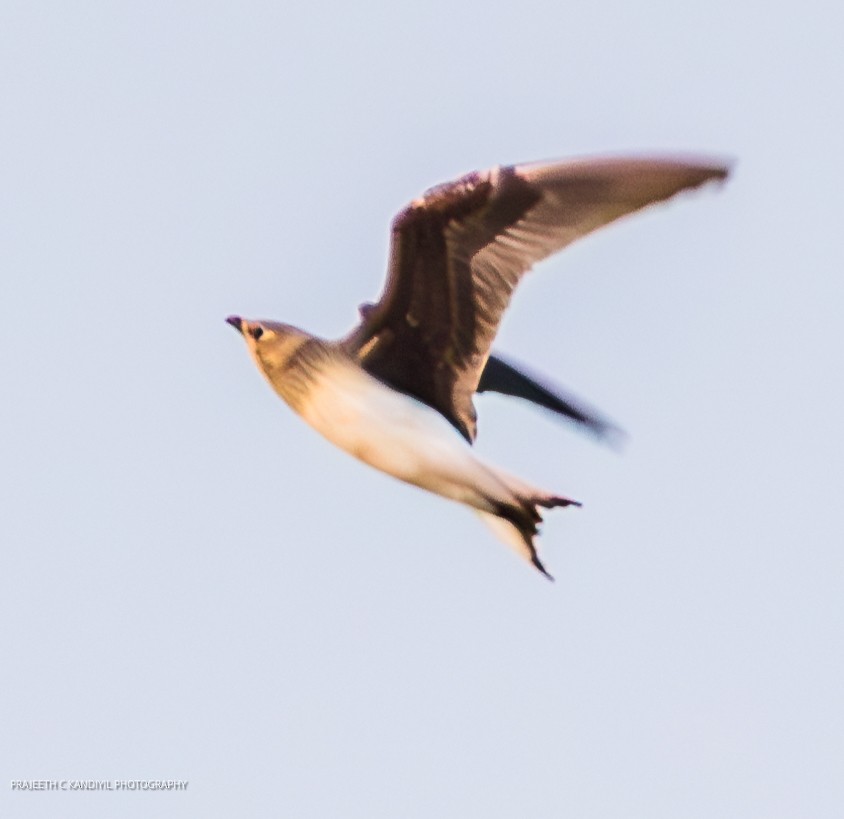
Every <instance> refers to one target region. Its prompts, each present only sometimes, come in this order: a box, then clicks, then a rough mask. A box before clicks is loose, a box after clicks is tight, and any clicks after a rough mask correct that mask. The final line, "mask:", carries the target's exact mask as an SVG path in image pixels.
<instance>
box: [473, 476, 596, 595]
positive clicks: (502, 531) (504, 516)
mask: <svg viewBox="0 0 844 819" xmlns="http://www.w3.org/2000/svg"><path fill="white" fill-rule="evenodd" d="M496 474H497V475H498V477H499V478H500V479H501V481H502V482H503V483H505V484H506V486H507V487H508V488H509V489H510V491H511V492H512V493H513V497H514V501H515V502H511V503H502V502H497V503H496V504H495V511H494V512H484V511H480V510H478V515H480V518H481V520H482V521H483V522H484V523H486V524H487V526H489V527H490V529H492V531H493V532H494V533H495V535H496V536H497V537H498V538H500V539H501V540H503V541H504V543H506V544H507V545H508V546H511V547H512V548H513V549H515V550H516V552H517V553H518V554H520V555H521V556H522V557H524V558H525V559H527V560H529V561H530V562H531V563H532V564H533V565H534V566H535V567H536V568H537V569H538V570H539V571H540V572H542V574H544V575H545V576H546V577H547V578H548V579H549V580H553V579H554V578H553V577H552V576H551V575H550V574H549V573H548V571H547V570H546V568H545V566H543V565H542V561H541V560H540V559H539V555H538V554H537V552H536V546H535V544H534V539H535V538H536V537H537V536H538V535H539V524H540V523H542V515H541V514H540V511H539V510H540V507H541V508H542V509H553V508H555V507H557V506H580V505H581V504H580V503H579V502H578V501H576V500H572V499H571V498H566V497H563V496H562V495H553V494H551V493H549V492H543V491H542V490H541V489H536V488H535V487H533V486H530V485H528V484H526V483H524V482H523V481H521V480H519V479H518V478H514V477H512V476H510V475H507V474H505V473H502V472H499V471H498V470H496Z"/></svg>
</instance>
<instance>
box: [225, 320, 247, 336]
mask: <svg viewBox="0 0 844 819" xmlns="http://www.w3.org/2000/svg"><path fill="white" fill-rule="evenodd" d="M226 321H227V322H228V323H229V324H231V326H232V327H234V329H235V330H237V331H238V333H240V334H241V335H242V334H243V319H242V318H241V317H240V316H229V317H228V318H227V319H226Z"/></svg>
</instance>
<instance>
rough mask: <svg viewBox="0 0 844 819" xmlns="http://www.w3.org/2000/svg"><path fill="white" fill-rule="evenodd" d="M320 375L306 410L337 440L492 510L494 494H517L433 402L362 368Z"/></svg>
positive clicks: (372, 460)
mask: <svg viewBox="0 0 844 819" xmlns="http://www.w3.org/2000/svg"><path fill="white" fill-rule="evenodd" d="M315 375H316V378H315V381H314V383H313V385H312V389H311V390H310V392H309V395H308V398H307V400H306V401H305V402H304V405H303V406H302V408H301V415H302V417H303V418H304V419H305V420H306V421H307V422H308V423H309V424H310V425H311V426H312V427H313V428H314V429H316V430H317V431H318V432H319V433H321V434H322V435H323V436H325V437H326V438H327V439H328V440H329V441H331V442H332V443H333V444H335V445H336V446H338V447H340V448H341V449H343V450H345V451H346V452H348V453H350V454H352V455H354V456H355V457H356V458H359V459H360V460H361V461H364V462H365V463H367V464H369V465H370V466H373V467H375V468H376V469H379V470H381V471H382V472H386V473H387V474H389V475H392V476H393V477H396V478H398V479H399V480H402V481H406V482H407V483H412V484H415V485H416V486H420V487H422V488H423V489H427V490H429V491H431V492H436V493H437V494H439V495H444V496H445V497H449V498H452V499H454V500H458V501H462V502H463V503H468V504H470V505H471V506H475V507H476V508H479V509H487V510H488V509H489V508H490V503H489V500H488V499H489V498H491V497H492V498H495V499H497V500H502V501H504V500H508V501H509V500H512V497H513V496H512V493H511V491H510V490H509V489H508V487H507V486H506V485H505V484H504V483H503V482H502V481H501V480H500V479H499V478H498V476H497V475H496V474H495V473H494V472H493V470H492V469H490V468H489V467H487V466H486V465H485V464H483V463H481V462H480V461H478V460H477V458H475V457H474V455H473V454H472V451H471V449H470V448H469V446H468V444H467V443H466V442H465V441H464V440H463V439H462V438H461V437H460V434H459V433H458V432H457V431H456V430H455V429H454V428H453V427H452V426H451V424H449V423H448V421H446V420H445V418H443V416H442V415H440V414H439V413H438V412H436V411H435V410H433V409H431V408H430V407H429V406H427V405H426V404H423V403H422V402H421V401H417V400H416V399H415V398H411V397H410V396H407V395H403V394H402V393H398V392H396V391H394V390H391V389H390V388H389V387H386V386H385V385H384V384H382V383H381V382H380V381H378V380H377V379H375V378H373V377H372V376H370V375H368V374H367V373H366V372H364V371H363V370H360V369H358V368H356V367H351V366H350V367H336V368H335V367H331V369H330V370H329V371H327V372H324V373H319V374H315Z"/></svg>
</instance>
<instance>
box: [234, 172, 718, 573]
mask: <svg viewBox="0 0 844 819" xmlns="http://www.w3.org/2000/svg"><path fill="white" fill-rule="evenodd" d="M726 175H727V168H726V167H725V166H724V165H723V164H721V163H717V162H708V161H695V160H685V159H660V158H657V159H654V158H636V159H631V158H615V159H597V160H595V159H584V160H575V161H568V162H553V163H538V164H532V165H518V166H506V167H497V168H493V169H492V170H489V171H485V172H478V173H471V174H467V175H466V176H464V177H462V178H460V179H458V180H456V181H454V182H450V183H447V184H445V185H441V186H439V187H436V188H432V189H431V190H429V191H428V192H427V193H425V194H424V195H423V196H422V197H421V198H419V199H416V200H414V201H413V202H412V203H411V204H410V205H409V206H408V207H407V208H405V209H404V210H403V211H402V212H401V213H399V215H398V216H397V217H396V218H395V220H394V221H393V226H392V242H391V252H390V261H389V268H388V273H387V281H386V285H385V288H384V292H383V294H382V296H381V298H380V300H379V301H378V302H376V303H374V304H365V305H363V306H362V307H361V308H360V314H361V321H360V323H359V325H358V326H357V327H356V328H355V330H353V331H352V333H350V334H349V335H348V336H347V337H346V338H344V339H342V340H341V341H339V342H334V343H330V342H323V341H320V340H318V339H315V338H313V337H311V336H309V335H308V334H307V333H304V332H302V331H300V330H296V329H295V328H292V327H289V326H288V325H281V324H276V323H274V322H250V321H245V320H243V319H240V318H238V317H230V319H229V322H230V323H232V324H233V325H234V326H236V327H237V328H238V329H239V330H240V331H241V332H242V333H243V335H244V337H245V339H246V341H247V344H248V345H249V347H250V350H251V352H252V354H253V356H254V358H255V360H256V362H257V363H258V366H259V368H260V369H261V370H262V372H263V373H264V375H265V376H266V377H267V379H268V380H269V381H270V383H271V384H272V386H273V387H274V388H275V390H276V391H277V392H278V393H279V395H281V397H282V398H284V399H285V400H286V401H287V402H288V403H289V404H290V405H291V407H293V408H294V409H295V410H296V411H297V412H298V413H299V414H300V415H302V416H303V417H304V418H305V420H306V421H308V423H310V424H311V425H312V426H314V427H315V428H316V429H317V430H318V431H320V432H321V433H322V434H323V435H325V437H327V438H329V440H332V441H333V442H334V443H335V444H337V445H338V446H340V447H341V448H343V449H345V450H346V451H348V452H350V453H351V454H353V455H355V456H356V457H358V458H360V459H361V460H364V461H365V462H367V463H369V464H370V465H372V466H374V467H376V468H378V469H381V470H382V471H384V472H387V473H389V474H391V475H393V476H395V477H397V478H399V479H401V480H403V481H406V482H408V483H413V484H415V485H417V486H420V487H422V488H425V489H428V490H429V491H432V492H435V493H437V494H440V495H443V496H444V497H448V498H451V499H453V500H458V501H460V502H463V503H466V504H467V505H469V506H471V507H473V508H474V509H475V510H476V511H478V512H479V513H480V514H481V516H482V517H484V519H485V520H487V522H488V523H491V524H492V525H493V527H494V528H495V529H496V531H497V533H498V534H499V535H500V536H502V539H504V540H505V541H507V542H508V543H510V544H511V545H513V546H515V547H516V548H517V550H518V551H520V553H521V554H523V555H524V556H525V557H526V558H527V559H529V560H530V561H531V562H532V563H533V565H534V566H536V568H538V569H539V570H540V571H542V572H543V573H545V574H547V572H545V569H544V567H543V566H542V563H541V562H540V561H539V558H538V556H537V554H536V549H535V545H534V538H535V536H536V534H537V533H538V530H537V525H538V523H539V522H540V521H541V517H540V510H541V508H553V507H555V506H565V505H570V504H572V503H574V501H571V500H570V499H569V498H566V497H564V496H561V495H557V494H555V493H551V492H545V491H542V490H539V489H536V488H535V487H532V486H530V485H528V484H526V483H525V482H523V481H521V480H519V479H516V478H513V477H512V476H510V475H508V474H506V473H504V472H502V471H501V470H498V469H496V468H493V467H490V466H489V465H486V464H483V463H481V462H480V461H479V460H478V459H477V458H475V456H474V455H473V454H472V452H471V449H470V447H469V446H468V445H469V444H471V443H472V442H473V441H474V439H475V435H476V430H477V425H476V414H475V408H474V405H473V402H472V398H473V396H474V394H475V393H476V392H485V391H494V392H499V393H503V394H506V395H511V396H515V397H519V398H522V399H525V400H528V401H531V402H533V403H536V404H538V405H540V406H542V407H544V408H546V409H548V410H551V411H552V412H555V413H557V414H559V415H561V416H565V417H567V418H570V419H571V420H573V421H575V422H576V423H578V424H580V425H581V426H582V427H583V428H585V429H588V430H590V431H592V432H593V433H595V434H596V435H597V436H598V437H607V436H610V435H613V434H615V433H616V432H617V431H618V430H617V428H616V427H615V426H614V425H612V424H611V423H609V422H608V421H606V420H605V419H603V418H602V417H601V416H600V415H599V414H598V413H596V412H595V411H594V410H592V409H590V408H588V407H587V406H586V405H585V404H583V402H580V401H578V400H577V399H574V398H571V397H570V396H567V395H565V394H563V393H562V392H561V391H560V390H559V389H557V388H552V387H550V386H549V385H548V384H547V383H544V381H543V380H541V379H539V378H537V377H535V376H533V375H529V374H528V373H526V372H525V371H524V369H523V368H521V367H516V366H514V365H513V364H512V363H508V362H506V361H504V360H502V359H501V358H499V357H497V356H493V355H491V346H492V343H493V340H494V338H495V336H496V333H497V331H498V328H499V325H500V322H501V319H502V316H503V314H504V311H505V310H506V308H507V306H508V304H509V302H510V298H511V296H512V294H513V291H514V290H515V288H516V287H517V285H518V283H519V282H520V281H521V279H522V277H523V276H524V275H525V273H527V272H528V271H529V270H530V269H531V267H532V266H533V265H534V264H535V263H537V262H539V261H541V260H542V259H544V258H546V257H547V256H549V255H551V254H553V253H555V252H557V251H559V250H562V249H563V248H564V247H566V246H567V245H569V244H571V243H572V242H573V241H575V240H576V239H578V238H580V237H582V236H585V235H587V234H588V233H591V232H592V231H593V230H596V229H597V228H600V227H602V226H603V225H606V224H609V223H610V222H612V221H614V220H616V219H618V218H620V217H623V216H625V215H627V214H630V213H633V212H634V211H637V210H639V209H641V208H644V207H646V206H648V205H651V204H654V203H657V202H660V201H663V200H666V199H668V198H670V197H672V196H673V195H675V194H677V193H679V192H680V191H683V190H686V189H690V188H695V187H698V186H700V185H702V184H704V183H705V182H708V181H712V180H723V179H724V178H725V177H726ZM449 425H450V426H451V427H452V428H453V430H456V431H457V432H458V433H459V435H460V436H462V437H463V439H464V441H460V438H459V437H458V436H457V435H454V432H453V430H449Z"/></svg>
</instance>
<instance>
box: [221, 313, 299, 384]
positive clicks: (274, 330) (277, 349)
mask: <svg viewBox="0 0 844 819" xmlns="http://www.w3.org/2000/svg"><path fill="white" fill-rule="evenodd" d="M226 321H227V322H228V323H229V324H231V326H232V327H234V328H235V330H237V331H238V332H239V333H240V334H241V335H242V336H243V340H244V341H245V342H246V346H247V347H248V348H249V352H250V353H251V354H252V357H253V358H254V359H255V363H256V364H257V365H258V366H259V367H260V369H261V370H263V371H264V372H265V373H267V374H270V373H271V372H272V371H273V370H275V369H276V368H278V367H281V366H283V365H284V364H285V363H286V361H287V360H288V359H289V358H290V356H291V355H293V353H294V352H295V351H296V350H297V349H298V348H299V347H300V346H301V345H302V344H303V343H304V342H305V341H307V339H308V338H309V336H308V335H307V333H303V332H302V331H301V330H298V329H296V328H295V327H291V326H290V325H289V324H280V323H279V322H277V321H260V320H252V319H244V318H241V317H240V316H229V317H228V318H227V319H226Z"/></svg>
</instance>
